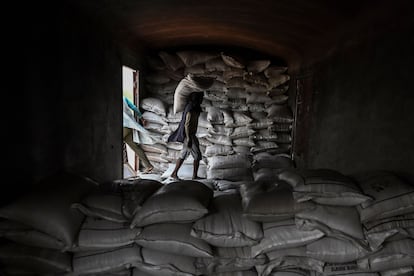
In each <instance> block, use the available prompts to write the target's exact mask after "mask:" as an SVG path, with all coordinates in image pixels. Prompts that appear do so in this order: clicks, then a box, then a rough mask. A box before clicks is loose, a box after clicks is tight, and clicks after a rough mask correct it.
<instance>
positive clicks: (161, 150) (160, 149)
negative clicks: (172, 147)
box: [140, 144, 168, 154]
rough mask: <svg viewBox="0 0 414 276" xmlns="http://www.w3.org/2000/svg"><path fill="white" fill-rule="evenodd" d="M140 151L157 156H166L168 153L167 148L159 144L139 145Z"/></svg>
mask: <svg viewBox="0 0 414 276" xmlns="http://www.w3.org/2000/svg"><path fill="white" fill-rule="evenodd" d="M140 146H141V148H142V150H143V151H145V152H152V153H158V154H166V153H168V150H167V147H166V146H165V145H161V144H153V145H144V144H141V145H140Z"/></svg>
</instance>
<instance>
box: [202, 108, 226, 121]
mask: <svg viewBox="0 0 414 276" xmlns="http://www.w3.org/2000/svg"><path fill="white" fill-rule="evenodd" d="M206 111H207V121H209V122H210V123H212V124H224V116H223V112H222V111H221V110H220V109H219V108H217V107H214V106H208V107H207V108H206Z"/></svg>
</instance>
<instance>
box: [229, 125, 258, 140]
mask: <svg viewBox="0 0 414 276" xmlns="http://www.w3.org/2000/svg"><path fill="white" fill-rule="evenodd" d="M255 132H256V131H255V130H254V129H252V128H250V127H249V126H239V127H235V128H234V130H233V133H232V134H231V135H230V138H232V139H239V138H245V137H250V136H252V135H253V134H254V133H255Z"/></svg>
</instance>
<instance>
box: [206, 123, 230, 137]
mask: <svg viewBox="0 0 414 276" xmlns="http://www.w3.org/2000/svg"><path fill="white" fill-rule="evenodd" d="M208 132H209V133H210V134H215V135H224V136H230V135H231V134H232V133H233V128H230V127H226V126H224V125H213V127H212V128H209V129H208Z"/></svg>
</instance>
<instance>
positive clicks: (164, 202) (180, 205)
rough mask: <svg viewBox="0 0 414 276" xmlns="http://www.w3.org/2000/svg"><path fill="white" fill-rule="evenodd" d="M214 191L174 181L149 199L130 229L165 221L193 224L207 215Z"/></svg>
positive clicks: (187, 182) (136, 215) (198, 184)
mask: <svg viewBox="0 0 414 276" xmlns="http://www.w3.org/2000/svg"><path fill="white" fill-rule="evenodd" d="M212 197H213V191H212V190H211V189H210V188H208V187H207V186H206V185H204V184H203V183H200V182H198V181H191V180H182V181H178V182H172V183H170V184H168V185H165V186H163V187H161V188H160V189H159V190H158V191H157V192H156V193H155V194H153V195H152V196H151V197H150V198H148V199H147V200H146V201H145V203H144V204H143V206H142V208H141V209H139V210H138V211H137V212H136V213H135V216H134V217H133V220H132V222H131V227H135V226H146V225H149V224H153V223H162V222H181V223H185V222H192V221H195V220H197V219H199V218H201V217H202V216H204V215H206V214H207V213H208V210H207V206H208V204H209V203H210V200H211V199H212Z"/></svg>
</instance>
